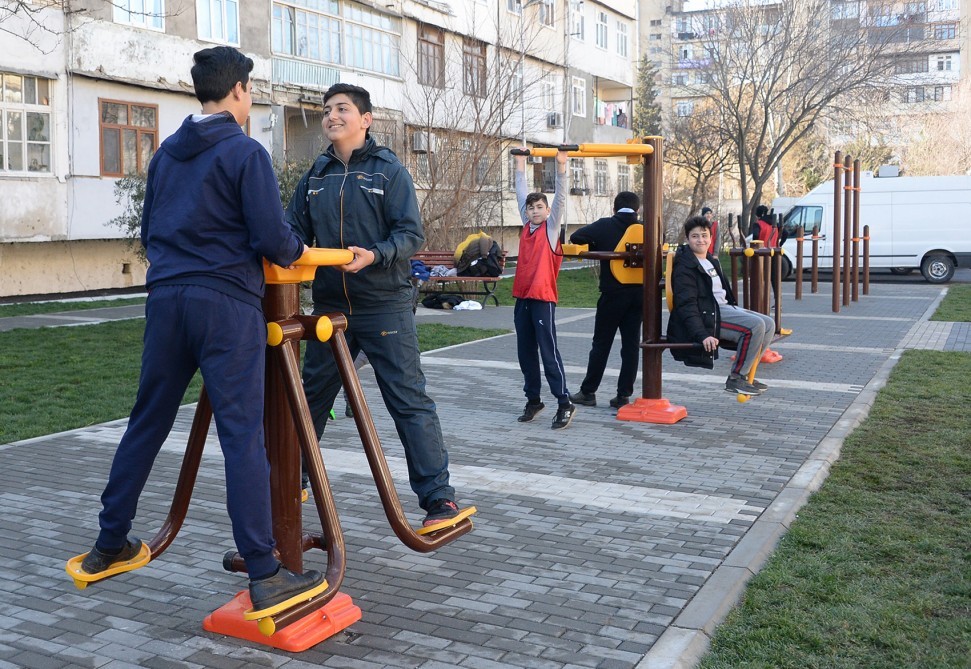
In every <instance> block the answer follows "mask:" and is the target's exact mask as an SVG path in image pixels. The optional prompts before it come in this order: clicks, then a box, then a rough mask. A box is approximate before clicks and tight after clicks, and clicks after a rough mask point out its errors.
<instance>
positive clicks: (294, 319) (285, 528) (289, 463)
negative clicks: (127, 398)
mask: <svg viewBox="0 0 971 669" xmlns="http://www.w3.org/2000/svg"><path fill="white" fill-rule="evenodd" d="M352 259H353V254H352V253H351V252H350V251H347V250H344V249H310V250H308V251H307V252H306V253H304V255H303V256H302V257H301V258H300V259H298V260H297V261H296V263H295V267H294V268H293V269H283V268H280V267H276V266H275V265H271V264H269V263H264V269H265V273H266V282H267V286H266V295H265V297H264V299H263V311H264V314H265V316H266V320H267V353H266V390H265V408H264V418H263V427H264V432H265V438H266V450H267V458H268V460H269V463H270V497H271V505H272V514H273V535H274V538H275V539H276V544H277V551H278V552H279V559H280V561H281V562H282V563H283V564H285V565H286V566H287V567H288V568H289V569H291V570H293V571H298V572H299V571H303V570H304V569H303V554H304V552H306V551H307V550H309V549H311V548H317V549H320V550H323V551H324V552H325V553H326V556H327V567H326V570H325V572H324V575H325V578H326V583H325V587H324V588H323V589H322V591H321V592H319V593H315V594H314V596H313V597H312V598H310V599H308V600H307V601H304V602H302V603H300V604H297V605H295V606H292V607H290V608H287V609H285V610H282V611H280V610H275V609H276V608H277V607H271V608H270V609H264V610H263V611H253V610H252V603H251V601H250V597H249V592H248V590H241V591H240V592H238V593H237V594H236V595H235V596H234V597H233V598H232V599H231V600H230V601H229V602H228V603H226V604H224V605H223V606H221V607H220V608H219V609H217V610H216V611H214V612H213V613H211V614H210V615H209V616H207V617H206V618H205V620H204V621H203V628H204V629H206V630H207V631H210V632H215V633H218V634H224V635H227V636H233V637H237V638H241V639H246V640H249V641H253V642H255V643H260V644H264V645H268V646H272V647H274V648H279V649H281V650H286V651H290V652H299V651H302V650H306V649H307V648H310V647H311V646H313V645H315V644H317V643H319V642H321V641H323V640H324V639H327V638H328V637H330V636H333V635H334V634H336V633H337V632H340V631H341V630H343V629H345V628H347V627H348V626H349V625H352V624H353V623H355V622H357V621H358V620H360V618H361V610H360V608H358V607H357V606H356V605H355V604H354V603H353V602H352V601H351V598H350V597H349V596H348V595H346V594H344V593H342V592H340V586H341V584H342V582H343V580H344V572H345V565H346V556H345V545H344V535H343V532H342V530H341V524H340V519H339V517H338V514H337V509H336V505H335V503H334V496H333V492H332V491H331V488H330V483H329V481H328V479H327V472H326V469H325V467H324V461H323V457H322V456H321V452H320V447H319V445H318V443H317V435H316V432H315V431H314V426H313V420H312V419H311V415H310V407H309V405H308V404H307V398H306V395H304V392H303V384H302V383H301V379H300V341H301V340H302V339H317V340H319V341H322V342H327V343H328V344H330V346H331V349H332V351H333V353H334V359H335V361H336V363H337V367H338V370H339V371H340V376H341V380H342V382H343V384H344V389H345V390H346V392H347V397H348V401H349V403H350V405H351V407H352V409H353V411H354V421H355V423H356V425H357V429H358V433H359V434H360V436H361V441H362V443H363V446H364V452H365V455H366V456H367V461H368V465H369V466H370V469H371V473H372V476H373V477H374V482H375V485H376V486H377V490H378V495H379V497H380V499H381V504H382V507H383V508H384V512H385V515H386V516H387V518H388V522H389V524H390V526H391V529H392V530H393V531H394V533H395V535H396V536H397V537H398V539H399V540H400V541H401V542H402V543H403V544H405V545H406V546H408V548H410V549H412V550H414V551H418V552H430V551H433V550H435V549H437V548H439V547H441V546H443V545H445V544H447V543H450V542H451V541H454V540H455V539H457V538H459V537H460V536H462V535H464V534H467V533H468V532H469V531H471V530H472V521H471V518H470V517H471V516H472V515H473V514H474V513H475V512H476V509H475V507H468V508H466V509H463V510H462V512H461V513H460V514H459V515H458V516H457V517H455V518H450V519H448V520H446V521H443V522H441V523H437V524H435V525H431V526H429V527H422V528H419V529H417V530H416V529H413V528H412V527H411V525H410V523H409V522H408V520H407V518H406V517H405V514H404V511H403V509H402V506H401V502H400V500H399V498H398V494H397V491H396V489H395V485H394V480H393V479H392V477H391V471H390V468H389V467H388V463H387V459H386V458H385V456H384V451H383V449H382V448H381V443H380V440H379V438H378V434H377V430H376V428H375V426H374V421H373V419H372V417H371V413H370V410H369V409H368V406H367V401H366V400H365V397H364V391H363V390H362V388H361V382H360V379H359V378H358V376H357V370H356V369H355V368H354V362H353V360H352V359H351V354H350V349H349V347H348V345H347V340H346V339H345V338H344V330H345V329H346V327H347V320H346V318H345V317H344V316H343V315H342V314H336V313H335V314H323V315H316V316H305V315H302V314H301V313H300V285H299V284H300V283H301V282H304V281H310V280H312V279H313V277H314V273H315V272H316V269H317V267H318V266H322V265H344V264H347V263H349V262H351V260H352ZM211 421H212V405H211V404H210V402H209V397H208V395H207V393H206V389H205V386H203V388H202V391H201V392H200V394H199V402H198V404H197V405H196V412H195V416H194V418H193V422H192V428H191V431H190V433H189V438H188V444H187V447H186V452H185V455H184V457H183V460H182V468H181V470H180V472H179V478H178V482H177V483H176V488H175V493H174V495H173V500H172V505H171V508H170V510H169V513H168V517H167V518H166V521H165V523H164V524H163V526H162V528H161V529H160V530H159V531H158V533H157V534H156V535H155V537H154V538H153V539H152V540H151V541H148V542H146V543H145V544H143V547H142V552H141V553H140V554H139V555H138V556H136V557H135V558H133V559H132V560H131V561H129V562H128V563H125V564H123V565H117V566H116V567H113V568H112V569H109V570H107V571H105V572H101V573H98V574H87V573H85V572H83V571H82V570H81V568H80V565H81V561H82V560H83V559H84V555H79V556H77V557H74V558H71V559H70V560H69V561H68V563H67V567H66V569H67V573H68V575H69V576H71V578H72V579H74V582H75V585H76V586H77V587H78V588H80V589H83V588H85V587H87V586H88V585H89V584H90V583H92V582H95V581H100V580H103V579H105V578H110V577H112V576H116V575H118V574H120V573H124V572H126V571H131V570H133V569H138V568H139V567H143V566H145V565H146V564H148V563H149V562H150V561H151V560H154V559H156V558H158V557H159V556H160V555H161V554H162V553H163V552H165V549H166V548H168V547H169V546H170V545H171V543H172V541H173V540H174V539H175V536H176V535H177V534H178V532H179V529H180V528H181V527H182V524H183V522H184V521H185V517H186V512H187V510H188V506H189V500H190V498H191V495H192V488H193V486H194V484H195V480H196V476H197V474H198V472H199V465H200V463H201V460H202V452H203V448H204V447H205V443H206V437H207V435H208V432H209V426H210V423H211ZM301 455H302V456H303V461H304V464H305V466H306V470H307V473H308V476H309V479H310V487H311V490H312V492H313V501H314V507H315V510H316V512H317V516H318V518H319V520H320V525H321V530H322V532H321V533H320V534H310V533H305V532H304V530H303V522H302V521H303V518H302V515H303V512H302V490H301ZM223 567H224V568H225V569H226V570H227V571H234V572H244V571H246V566H245V563H244V562H243V559H242V558H241V557H240V556H239V555H238V554H237V553H236V552H235V551H230V552H228V553H226V555H225V556H224V558H223Z"/></svg>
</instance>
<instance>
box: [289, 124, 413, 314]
mask: <svg viewBox="0 0 971 669" xmlns="http://www.w3.org/2000/svg"><path fill="white" fill-rule="evenodd" d="M286 217H287V222H288V223H289V224H290V226H291V227H292V228H293V230H294V231H295V232H296V233H297V235H298V236H300V237H301V238H302V239H303V241H304V243H305V244H307V245H308V246H318V247H321V248H331V249H346V248H347V247H349V246H360V247H362V248H366V249H368V250H370V251H373V252H374V263H373V264H372V265H370V266H368V267H365V268H364V269H362V270H361V271H360V272H358V273H357V274H350V273H346V272H341V271H340V270H338V269H336V268H334V267H320V268H318V269H317V273H316V276H315V278H314V283H313V300H314V305H315V306H316V307H318V308H322V309H324V310H334V311H340V312H343V313H347V314H373V313H382V312H389V311H405V310H407V311H411V310H412V303H413V302H412V300H413V296H414V287H413V285H412V284H411V281H410V280H409V279H410V277H411V262H410V261H411V256H413V255H414V254H415V252H416V251H418V249H420V248H421V246H422V244H424V243H425V234H424V231H423V230H422V225H421V215H420V213H419V211H418V200H417V198H416V196H415V185H414V182H413V181H412V179H411V175H410V174H408V170H406V169H405V167H404V166H403V165H402V164H401V161H399V160H398V157H397V156H396V155H395V154H394V152H393V151H391V149H389V148H387V147H383V146H378V145H377V144H376V143H375V142H374V140H373V139H372V138H370V137H369V138H368V139H367V142H366V143H365V145H364V146H363V147H361V148H360V149H356V150H355V151H354V153H352V154H351V159H350V161H348V164H347V165H345V164H344V163H343V162H342V161H341V160H340V158H338V157H337V155H336V154H335V153H334V147H333V146H330V147H328V149H327V151H325V152H324V153H322V154H321V155H320V156H318V157H317V160H316V161H315V162H314V165H313V167H311V168H310V170H309V171H308V172H307V173H306V174H305V175H304V176H303V178H301V179H300V183H299V184H297V189H296V191H294V193H293V197H292V198H291V199H290V204H289V206H288V207H287V212H286Z"/></svg>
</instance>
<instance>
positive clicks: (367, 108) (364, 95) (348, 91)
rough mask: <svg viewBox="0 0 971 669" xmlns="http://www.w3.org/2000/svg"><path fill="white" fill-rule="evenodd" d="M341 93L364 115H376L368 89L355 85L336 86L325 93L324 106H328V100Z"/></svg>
mask: <svg viewBox="0 0 971 669" xmlns="http://www.w3.org/2000/svg"><path fill="white" fill-rule="evenodd" d="M341 93H343V94H344V95H346V96H347V97H349V98H350V99H351V102H353V103H354V106H355V107H357V110H358V111H359V112H361V113H362V114H368V113H374V112H373V110H372V109H371V94H370V93H368V91H367V89H366V88H361V87H360V86H355V85H354V84H334V85H333V86H331V87H330V88H328V89H327V91H326V92H325V93H324V98H323V101H324V104H325V105H326V104H327V101H328V100H330V99H331V98H332V97H334V96H335V95H340V94H341Z"/></svg>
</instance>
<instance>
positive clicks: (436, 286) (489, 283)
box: [411, 251, 506, 307]
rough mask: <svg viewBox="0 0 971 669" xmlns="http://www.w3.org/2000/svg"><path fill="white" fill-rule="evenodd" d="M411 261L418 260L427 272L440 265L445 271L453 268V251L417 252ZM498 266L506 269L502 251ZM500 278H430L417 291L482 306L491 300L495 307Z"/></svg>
mask: <svg viewBox="0 0 971 669" xmlns="http://www.w3.org/2000/svg"><path fill="white" fill-rule="evenodd" d="M411 259H412V260H420V261H421V262H423V263H425V267H427V268H428V271H431V270H432V268H434V267H436V266H438V265H441V266H443V267H445V268H447V269H452V268H454V267H455V252H454V251H419V252H418V253H416V254H415V255H413V256H412V257H411ZM499 266H500V267H501V268H503V269H505V267H506V253H505V251H503V253H502V255H501V256H500V257H499ZM501 278H502V277H501V276H431V277H429V278H428V280H426V281H425V282H424V283H422V284H421V287H420V288H419V289H418V292H419V293H420V294H422V295H425V294H432V295H442V294H446V293H448V294H452V295H460V296H461V297H462V298H463V299H466V298H468V299H471V298H476V302H479V303H480V304H481V305H482V306H485V304H486V302H487V301H488V300H489V299H490V298H491V299H492V301H493V302H494V303H495V305H496V306H497V307H498V306H499V298H498V297H496V286H497V284H498V283H499V279H501Z"/></svg>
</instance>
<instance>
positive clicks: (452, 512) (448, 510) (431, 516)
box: [421, 497, 459, 527]
mask: <svg viewBox="0 0 971 669" xmlns="http://www.w3.org/2000/svg"><path fill="white" fill-rule="evenodd" d="M457 515H459V505H458V504H456V503H455V502H453V501H452V500H450V499H448V498H446V497H442V498H441V499H436V500H435V501H434V502H432V503H431V505H430V506H429V507H428V514H427V515H426V516H425V520H423V521H422V523H421V524H422V527H428V526H429V525H434V524H436V523H440V522H442V521H443V520H448V519H449V518H454V517H455V516H457Z"/></svg>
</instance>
